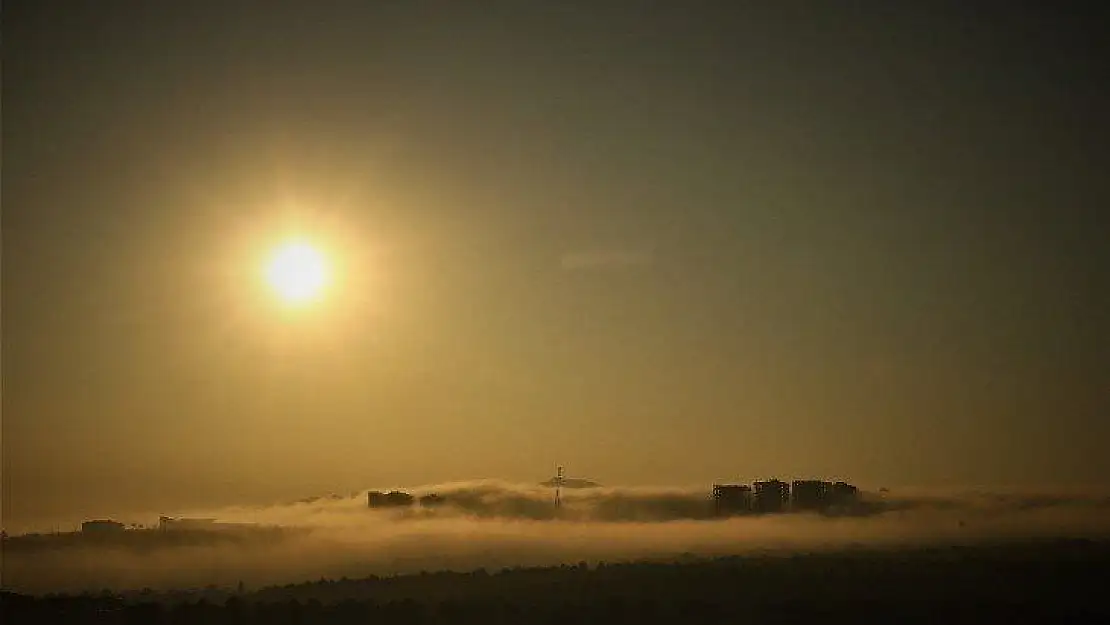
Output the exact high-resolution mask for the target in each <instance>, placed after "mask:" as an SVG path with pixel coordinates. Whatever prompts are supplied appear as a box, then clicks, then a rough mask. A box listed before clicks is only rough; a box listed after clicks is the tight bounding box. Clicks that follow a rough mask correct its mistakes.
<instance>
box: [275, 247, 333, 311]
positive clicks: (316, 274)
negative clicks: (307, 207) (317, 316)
mask: <svg viewBox="0 0 1110 625" xmlns="http://www.w3.org/2000/svg"><path fill="white" fill-rule="evenodd" d="M266 282H268V283H269V285H270V287H271V288H273V289H274V292H275V293H277V295H278V296H279V297H280V298H281V299H282V300H283V301H285V302H286V303H288V304H294V305H296V304H305V303H308V302H311V301H314V300H316V299H319V298H320V296H321V295H322V294H323V291H324V287H325V286H327V282H328V265H327V261H326V260H325V259H324V255H323V254H321V253H320V252H319V251H318V250H317V249H316V248H314V247H313V246H311V245H309V244H308V243H305V242H302V241H293V242H289V243H285V244H284V245H282V246H280V247H278V248H277V249H276V250H275V251H274V253H273V255H272V256H271V257H270V260H269V262H268V263H267V264H266Z"/></svg>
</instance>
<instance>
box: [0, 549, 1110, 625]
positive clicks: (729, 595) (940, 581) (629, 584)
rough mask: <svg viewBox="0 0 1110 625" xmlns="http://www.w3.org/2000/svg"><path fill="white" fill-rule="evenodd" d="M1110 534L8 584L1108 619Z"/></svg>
mask: <svg viewBox="0 0 1110 625" xmlns="http://www.w3.org/2000/svg"><path fill="white" fill-rule="evenodd" d="M1108 564H1110V542H1106V541H1090V540H1079V539H1072V540H1052V541H1025V542H1021V543H1013V542H998V543H984V544H981V545H977V546H962V547H931V548H915V549H864V548H857V549H848V550H841V551H837V552H830V553H823V554H797V553H795V554H793V555H784V554H763V555H750V556H746V557H728V558H717V559H698V558H694V557H692V556H691V557H688V558H686V559H684V560H680V561H677V562H652V561H640V562H626V563H609V564H607V563H599V564H596V565H594V566H590V565H588V564H587V563H585V562H582V563H579V564H577V565H562V566H558V567H537V568H523V567H517V568H506V569H501V570H494V571H488V570H485V569H480V570H476V571H471V572H467V573H451V572H440V573H428V572H422V573H419V574H414V575H405V576H396V577H374V576H372V577H368V578H364V579H338V580H335V579H321V580H318V581H315V582H306V583H301V584H291V585H285V586H275V587H268V588H262V589H258V590H254V591H250V590H247V589H244V588H242V587H241V585H240V587H238V588H228V589H221V588H215V587H209V588H205V589H197V590H192V591H177V592H171V593H156V592H153V591H150V590H146V591H137V592H132V593H127V594H112V593H108V592H104V593H100V594H86V595H80V596H73V595H71V596H63V595H50V596H43V597H31V596H27V595H19V594H14V593H4V595H3V608H2V615H3V617H4V618H3V622H5V623H32V622H33V623H55V622H66V623H152V624H157V623H181V624H192V623H197V624H200V623H205V624H209V623H243V624H247V623H266V624H294V623H298V624H299V623H408V624H416V623H429V624H432V623H443V624H447V623H460V624H463V623H465V624H469V623H482V624H492V623H521V622H526V623H633V622H634V623H640V624H651V623H708V622H768V623H774V622H797V623H809V622H818V621H820V622H834V623H839V622H844V623H857V622H875V621H884V622H900V623H934V622H945V623H982V622H1006V623H1031V622H1059V621H1067V622H1098V621H1100V620H1102V619H1106V618H1110V604H1107V603H1106V601H1105V600H1104V598H1103V596H1102V594H1101V593H1099V592H1098V590H1099V588H1100V587H1101V581H1100V579H1101V577H1100V576H1101V574H1102V573H1104V572H1105V570H1106V567H1107V565H1108Z"/></svg>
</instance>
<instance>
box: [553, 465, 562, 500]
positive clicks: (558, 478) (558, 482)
mask: <svg viewBox="0 0 1110 625" xmlns="http://www.w3.org/2000/svg"><path fill="white" fill-rule="evenodd" d="M562 505H563V467H562V465H560V466H559V467H557V468H556V470H555V507H556V508H558V507H560V506H562Z"/></svg>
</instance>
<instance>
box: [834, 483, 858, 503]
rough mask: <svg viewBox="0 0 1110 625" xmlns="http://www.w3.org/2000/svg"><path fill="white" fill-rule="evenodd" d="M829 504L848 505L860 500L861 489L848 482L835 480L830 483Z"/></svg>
mask: <svg viewBox="0 0 1110 625" xmlns="http://www.w3.org/2000/svg"><path fill="white" fill-rule="evenodd" d="M828 499H829V504H830V505H833V506H847V505H851V504H854V503H856V502H857V501H858V500H859V489H858V488H856V487H855V486H852V485H851V484H849V483H847V482H833V483H832V484H831V485H829V494H828Z"/></svg>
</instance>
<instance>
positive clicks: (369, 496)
mask: <svg viewBox="0 0 1110 625" xmlns="http://www.w3.org/2000/svg"><path fill="white" fill-rule="evenodd" d="M445 501H446V500H445V499H444V498H443V497H441V496H439V495H437V494H435V493H431V494H428V495H424V496H422V497H420V498H419V499H417V498H416V497H413V496H412V495H410V494H409V493H406V492H404V491H399V490H391V491H389V492H388V493H383V492H382V491H380V490H372V491H370V492H368V493H366V506H367V507H369V508H408V507H411V506H412V505H413V504H414V503H419V504H420V506H421V507H423V508H434V507H436V506H439V505H442V504H443V503H444V502H445Z"/></svg>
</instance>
